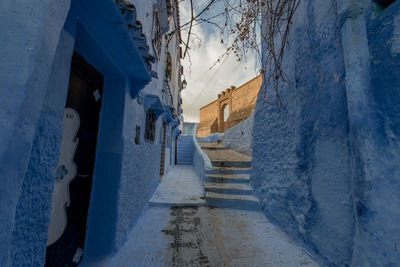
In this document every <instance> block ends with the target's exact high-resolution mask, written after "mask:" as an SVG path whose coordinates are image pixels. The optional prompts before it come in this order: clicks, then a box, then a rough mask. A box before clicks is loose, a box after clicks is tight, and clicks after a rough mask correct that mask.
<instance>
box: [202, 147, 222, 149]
mask: <svg viewBox="0 0 400 267" xmlns="http://www.w3.org/2000/svg"><path fill="white" fill-rule="evenodd" d="M201 149H204V150H226V148H225V147H201Z"/></svg>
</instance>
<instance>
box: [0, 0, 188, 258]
mask: <svg viewBox="0 0 400 267" xmlns="http://www.w3.org/2000/svg"><path fill="white" fill-rule="evenodd" d="M0 10H1V14H0V25H1V28H2V30H1V32H2V34H1V35H0V40H1V43H2V47H1V48H0V55H1V60H0V128H1V130H0V177H1V186H0V200H1V204H0V218H1V223H0V263H1V266H42V265H45V266H55V265H62V266H64V265H66V264H67V265H70V266H74V265H77V264H78V263H79V262H81V261H82V259H84V260H86V261H88V262H90V260H91V259H94V258H99V257H104V256H106V255H109V254H111V253H113V252H115V251H116V250H118V248H119V247H120V246H121V245H122V244H123V243H124V241H125V239H126V235H127V233H128V231H129V230H130V228H131V227H132V225H133V224H134V223H135V220H136V218H137V217H138V216H139V214H140V212H141V210H142V209H143V207H144V206H145V205H146V203H147V202H148V199H149V197H150V196H151V194H152V193H153V191H154V189H155V188H156V187H157V185H158V183H159V181H160V179H162V176H163V175H165V173H167V172H168V171H169V169H170V168H171V167H173V166H174V165H175V152H176V151H175V148H176V145H175V143H176V140H177V138H176V137H177V135H178V134H179V133H180V130H179V127H180V126H179V123H180V121H179V118H181V113H182V110H181V97H180V91H181V89H182V85H181V73H182V69H181V66H180V53H181V52H180V32H179V27H180V26H179V7H178V1H176V0H149V1H142V0H115V1H113V0H99V1H95V2H93V1H89V0H56V1H54V0H53V1H50V0H44V1H39V2H37V1H11V0H5V1H2V2H1V3H0Z"/></svg>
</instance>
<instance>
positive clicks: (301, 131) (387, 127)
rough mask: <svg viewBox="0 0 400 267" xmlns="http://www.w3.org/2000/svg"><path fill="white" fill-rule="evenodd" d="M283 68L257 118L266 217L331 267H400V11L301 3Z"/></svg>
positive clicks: (344, 0)
mask: <svg viewBox="0 0 400 267" xmlns="http://www.w3.org/2000/svg"><path fill="white" fill-rule="evenodd" d="M264 26H266V25H264ZM263 49H264V55H266V47H265V46H264V48H263ZM267 64H268V63H266V62H264V69H266V70H268V69H269V68H268V65H267ZM282 67H283V69H284V71H285V74H286V75H287V80H288V82H287V83H283V84H281V85H280V87H279V94H280V98H281V100H282V105H277V101H276V95H275V90H274V88H273V86H272V85H269V84H268V83H267V82H266V80H267V79H263V81H264V84H263V86H262V87H261V90H260V93H259V96H258V100H257V104H256V108H255V113H254V128H253V155H252V157H253V158H252V176H251V184H252V186H253V188H254V190H255V192H256V194H257V196H258V197H259V198H260V201H261V204H262V208H263V211H264V213H265V214H266V216H267V217H268V218H269V219H270V220H271V221H272V222H274V223H275V224H276V225H278V226H279V227H281V228H282V229H283V230H285V232H286V233H288V234H289V236H290V237H291V238H292V239H294V240H296V241H297V242H298V243H300V244H301V245H303V246H305V247H307V248H308V250H309V251H311V252H312V253H313V254H314V256H315V257H316V259H318V260H319V261H320V262H321V263H322V265H324V266H398V265H399V263H400V253H399V240H400V224H399V221H400V209H399V206H400V194H399V192H400V179H399V177H400V164H399V162H400V78H399V77H400V76H399V73H400V1H398V0H397V1H395V0H374V1H373V0H302V1H301V2H300V5H299V6H298V9H297V11H296V13H295V15H294V20H293V24H292V28H291V35H290V39H289V44H288V46H287V49H286V52H285V56H284V62H283V66H282Z"/></svg>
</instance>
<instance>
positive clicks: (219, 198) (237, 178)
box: [199, 143, 259, 210]
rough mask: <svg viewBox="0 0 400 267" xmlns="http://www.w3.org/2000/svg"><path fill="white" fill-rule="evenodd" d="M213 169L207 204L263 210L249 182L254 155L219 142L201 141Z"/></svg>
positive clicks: (207, 186) (207, 185) (209, 172)
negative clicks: (250, 155) (248, 154)
mask: <svg viewBox="0 0 400 267" xmlns="http://www.w3.org/2000/svg"><path fill="white" fill-rule="evenodd" d="M199 144H200V146H201V148H202V149H203V151H204V152H205V153H206V154H207V155H208V157H209V158H210V160H211V163H212V166H213V168H212V169H211V170H207V171H206V174H205V178H206V181H205V185H204V187H205V192H206V203H207V204H208V205H210V206H213V207H220V208H235V209H246V210H257V209H259V201H258V199H257V198H256V197H255V196H253V191H252V188H251V186H250V184H249V181H250V170H251V158H250V157H248V156H246V155H243V154H240V153H237V152H235V151H232V150H228V149H226V148H225V147H223V146H222V145H220V144H218V143H199Z"/></svg>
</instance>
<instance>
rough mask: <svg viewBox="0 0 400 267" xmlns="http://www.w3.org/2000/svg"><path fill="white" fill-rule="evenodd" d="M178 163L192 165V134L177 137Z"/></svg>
mask: <svg viewBox="0 0 400 267" xmlns="http://www.w3.org/2000/svg"><path fill="white" fill-rule="evenodd" d="M177 160H178V165H192V163H193V136H183V135H180V136H179V137H178V159H177Z"/></svg>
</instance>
